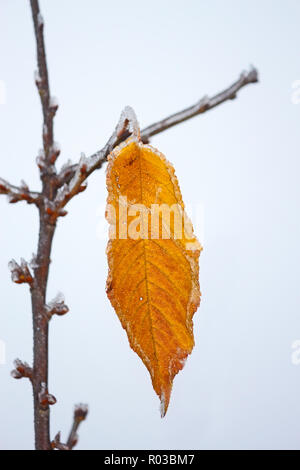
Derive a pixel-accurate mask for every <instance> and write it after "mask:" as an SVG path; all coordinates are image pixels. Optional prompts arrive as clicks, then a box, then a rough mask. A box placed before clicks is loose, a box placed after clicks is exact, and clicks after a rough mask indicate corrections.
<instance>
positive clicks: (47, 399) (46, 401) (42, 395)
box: [38, 382, 56, 407]
mask: <svg viewBox="0 0 300 470" xmlns="http://www.w3.org/2000/svg"><path fill="white" fill-rule="evenodd" d="M38 398H39V403H40V405H41V406H43V407H47V406H48V405H55V403H56V398H55V396H54V395H51V394H50V393H48V389H47V385H46V384H45V382H42V383H41V390H40V392H39V394H38Z"/></svg>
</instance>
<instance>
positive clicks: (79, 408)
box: [67, 403, 88, 450]
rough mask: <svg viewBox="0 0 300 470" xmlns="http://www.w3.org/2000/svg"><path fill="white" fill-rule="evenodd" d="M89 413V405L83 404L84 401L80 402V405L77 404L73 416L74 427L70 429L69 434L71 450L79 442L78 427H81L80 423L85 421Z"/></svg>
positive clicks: (68, 441)
mask: <svg viewBox="0 0 300 470" xmlns="http://www.w3.org/2000/svg"><path fill="white" fill-rule="evenodd" d="M87 414H88V407H87V405H83V404H82V403H80V404H79V405H76V406H75V409H74V416H73V424H72V428H71V431H70V434H69V437H68V440H67V447H68V448H69V449H70V450H72V449H73V448H74V447H75V446H76V444H77V442H78V434H77V431H78V428H79V426H80V424H81V423H82V422H83V421H85V419H86V417H87Z"/></svg>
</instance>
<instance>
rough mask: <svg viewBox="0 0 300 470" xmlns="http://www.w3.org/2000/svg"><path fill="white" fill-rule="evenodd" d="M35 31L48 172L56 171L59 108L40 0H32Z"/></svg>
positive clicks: (45, 158)
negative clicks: (55, 132)
mask: <svg viewBox="0 0 300 470" xmlns="http://www.w3.org/2000/svg"><path fill="white" fill-rule="evenodd" d="M30 4H31V11H32V19H33V24H34V32H35V38H36V49H37V63H38V71H37V72H36V74H35V82H36V86H37V88H38V91H39V94H40V99H41V104H42V109H43V118H44V123H43V144H44V156H43V157H44V162H45V165H44V168H41V167H40V169H41V171H44V172H45V173H46V174H48V175H49V174H51V173H53V172H54V168H53V165H54V163H55V160H56V158H57V157H58V155H59V152H58V154H57V148H56V146H55V145H54V137H53V118H54V116H55V113H56V111H57V108H58V104H57V102H56V99H54V98H51V95H50V86H49V78H48V68H47V60H46V51H45V42H44V20H43V17H42V15H41V12H40V7H39V2H38V0H30Z"/></svg>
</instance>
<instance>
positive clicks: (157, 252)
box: [106, 136, 202, 416]
mask: <svg viewBox="0 0 300 470" xmlns="http://www.w3.org/2000/svg"><path fill="white" fill-rule="evenodd" d="M107 188H108V200H107V202H108V204H107V213H106V217H107V220H108V222H109V223H110V240H109V243H108V247H107V254H108V264H109V275H108V279H107V294H108V297H109V299H110V301H111V303H112V305H113V307H114V309H115V311H116V313H117V314H118V317H119V319H120V321H121V323H122V326H123V328H124V329H125V330H126V332H127V335H128V339H129V342H130V346H131V347H132V349H133V350H134V351H135V352H136V353H137V354H138V355H139V356H140V357H141V359H142V361H143V362H144V364H145V366H146V367H147V369H148V371H149V372H150V375H151V379H152V384H153V388H154V390H155V392H156V393H157V394H158V396H159V397H160V400H161V414H162V416H164V415H165V413H166V411H167V408H168V405H169V400H170V395H171V390H172V383H173V379H174V376H175V375H176V374H177V373H178V372H179V370H181V369H182V368H183V365H184V363H185V360H186V358H187V356H188V354H190V353H191V351H192V349H193V346H194V337H193V321H192V318H193V315H194V313H195V311H196V310H197V308H198V306H199V303H200V289H199V281H198V275H199V266H198V259H199V254H200V251H201V249H202V248H201V246H200V244H199V242H198V241H197V239H196V238H195V236H194V234H193V228H192V225H191V222H190V221H189V219H188V218H187V216H186V214H185V211H184V204H183V201H182V197H181V192H180V189H179V185H178V181H177V178H176V176H175V172H174V168H173V167H172V165H171V164H170V163H169V162H168V161H167V160H166V159H165V157H164V156H163V155H162V154H161V153H160V152H158V151H157V150H155V149H154V148H153V147H151V146H149V145H144V144H142V143H141V142H140V141H139V140H138V136H134V137H131V138H129V139H128V140H127V141H126V142H125V143H123V144H121V145H120V146H119V147H117V148H116V149H115V150H114V151H113V152H112V154H111V155H110V156H109V164H108V168H107ZM161 205H165V208H171V209H173V212H172V211H171V216H170V215H169V216H168V211H166V212H164V211H162V212H160V211H158V213H157V212H155V210H157V206H159V207H160V208H162V207H163V206H161ZM137 214H139V216H138V217H137ZM154 214H156V216H155V215H154ZM157 214H158V215H157ZM179 220H181V222H180V223H179V222H178V221H179ZM176 224H177V225H176ZM180 227H181V229H182V230H180Z"/></svg>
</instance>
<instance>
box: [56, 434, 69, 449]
mask: <svg viewBox="0 0 300 470" xmlns="http://www.w3.org/2000/svg"><path fill="white" fill-rule="evenodd" d="M51 448H52V449H53V450H54V449H58V450H71V449H70V448H69V447H68V446H67V445H66V444H63V443H62V442H61V440H60V432H58V433H57V434H56V436H55V438H54V439H53V441H52V442H51Z"/></svg>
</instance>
